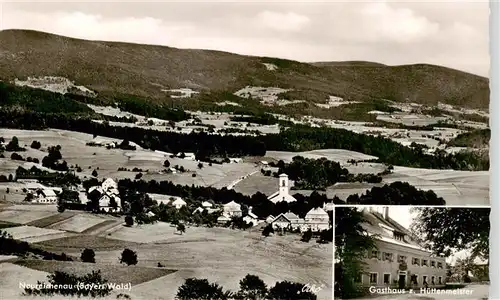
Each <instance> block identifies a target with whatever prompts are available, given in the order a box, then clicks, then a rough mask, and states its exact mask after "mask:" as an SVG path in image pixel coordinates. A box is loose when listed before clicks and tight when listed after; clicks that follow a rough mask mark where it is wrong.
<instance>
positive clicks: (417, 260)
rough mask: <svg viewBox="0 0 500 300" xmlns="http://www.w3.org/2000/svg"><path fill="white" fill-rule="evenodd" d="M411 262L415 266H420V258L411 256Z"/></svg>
mask: <svg viewBox="0 0 500 300" xmlns="http://www.w3.org/2000/svg"><path fill="white" fill-rule="evenodd" d="M411 264H412V265H416V266H420V259H418V258H415V257H414V258H412V260H411Z"/></svg>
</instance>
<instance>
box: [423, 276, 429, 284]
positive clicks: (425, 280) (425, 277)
mask: <svg viewBox="0 0 500 300" xmlns="http://www.w3.org/2000/svg"><path fill="white" fill-rule="evenodd" d="M422 283H423V284H426V283H427V284H428V282H427V276H425V275H424V276H422Z"/></svg>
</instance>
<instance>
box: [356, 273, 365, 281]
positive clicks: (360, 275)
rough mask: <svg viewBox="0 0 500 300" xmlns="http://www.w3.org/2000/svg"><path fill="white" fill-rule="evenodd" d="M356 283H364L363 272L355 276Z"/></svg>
mask: <svg viewBox="0 0 500 300" xmlns="http://www.w3.org/2000/svg"><path fill="white" fill-rule="evenodd" d="M354 282H355V283H362V282H363V274H361V273H359V274H358V275H357V276H356V277H355V278H354Z"/></svg>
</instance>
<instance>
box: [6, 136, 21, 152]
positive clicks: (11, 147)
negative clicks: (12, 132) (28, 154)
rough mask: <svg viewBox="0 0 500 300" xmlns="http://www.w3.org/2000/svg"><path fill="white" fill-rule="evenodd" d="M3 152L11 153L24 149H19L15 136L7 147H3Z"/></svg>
mask: <svg viewBox="0 0 500 300" xmlns="http://www.w3.org/2000/svg"><path fill="white" fill-rule="evenodd" d="M5 150H6V151H9V152H11V151H23V150H25V149H23V148H21V147H19V139H18V138H17V136H13V137H12V140H11V141H10V142H9V143H8V144H7V146H5Z"/></svg>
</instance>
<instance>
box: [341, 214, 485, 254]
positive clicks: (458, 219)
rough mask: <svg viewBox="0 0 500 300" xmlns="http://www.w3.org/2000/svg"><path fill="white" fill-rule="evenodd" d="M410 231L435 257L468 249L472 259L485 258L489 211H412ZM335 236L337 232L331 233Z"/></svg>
mask: <svg viewBox="0 0 500 300" xmlns="http://www.w3.org/2000/svg"><path fill="white" fill-rule="evenodd" d="M413 211H414V212H416V213H417V216H416V218H415V222H414V223H413V224H412V227H411V230H412V232H413V233H415V234H416V235H417V236H418V237H420V239H421V240H422V241H425V243H424V245H425V246H426V247H427V248H428V249H430V250H431V251H433V252H434V253H435V254H444V255H445V256H449V255H450V254H451V253H452V251H453V250H457V251H460V250H465V249H470V250H471V252H472V253H471V256H472V258H475V257H480V258H483V259H489V235H490V219H489V218H490V209H489V208H474V209H470V208H455V207H454V208H414V209H413ZM335 234H337V233H335Z"/></svg>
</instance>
